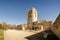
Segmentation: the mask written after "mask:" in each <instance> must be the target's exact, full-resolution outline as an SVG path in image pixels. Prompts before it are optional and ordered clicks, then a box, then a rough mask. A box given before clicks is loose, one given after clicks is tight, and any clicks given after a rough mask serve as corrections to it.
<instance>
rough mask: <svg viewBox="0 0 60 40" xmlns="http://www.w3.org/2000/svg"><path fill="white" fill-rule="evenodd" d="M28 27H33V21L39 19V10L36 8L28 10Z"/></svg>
mask: <svg viewBox="0 0 60 40" xmlns="http://www.w3.org/2000/svg"><path fill="white" fill-rule="evenodd" d="M27 15H28V18H27V19H28V20H27V21H28V22H27V24H28V27H29V28H31V27H32V23H33V22H35V21H37V10H36V9H35V8H32V9H30V10H28V14H27Z"/></svg>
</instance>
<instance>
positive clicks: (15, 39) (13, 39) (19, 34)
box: [4, 30, 35, 40]
mask: <svg viewBox="0 0 60 40" xmlns="http://www.w3.org/2000/svg"><path fill="white" fill-rule="evenodd" d="M33 34H35V33H34V32H30V31H22V30H5V31H4V40H27V39H26V38H25V37H27V36H31V35H33Z"/></svg>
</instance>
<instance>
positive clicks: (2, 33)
mask: <svg viewBox="0 0 60 40" xmlns="http://www.w3.org/2000/svg"><path fill="white" fill-rule="evenodd" d="M0 40H4V31H3V30H1V29H0Z"/></svg>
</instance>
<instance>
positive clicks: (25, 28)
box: [16, 24, 27, 30]
mask: <svg viewBox="0 0 60 40" xmlns="http://www.w3.org/2000/svg"><path fill="white" fill-rule="evenodd" d="M16 28H17V29H18V30H27V24H21V25H17V27H16Z"/></svg>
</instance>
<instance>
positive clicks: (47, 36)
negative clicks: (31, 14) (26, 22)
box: [25, 30, 59, 40]
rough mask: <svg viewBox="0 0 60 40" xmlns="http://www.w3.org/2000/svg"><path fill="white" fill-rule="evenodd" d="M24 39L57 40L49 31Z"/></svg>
mask: <svg viewBox="0 0 60 40" xmlns="http://www.w3.org/2000/svg"><path fill="white" fill-rule="evenodd" d="M25 38H26V39H28V40H59V39H58V38H57V37H56V35H55V34H54V33H53V32H52V31H51V30H45V31H43V32H40V33H37V34H34V35H31V36H28V37H25Z"/></svg>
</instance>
